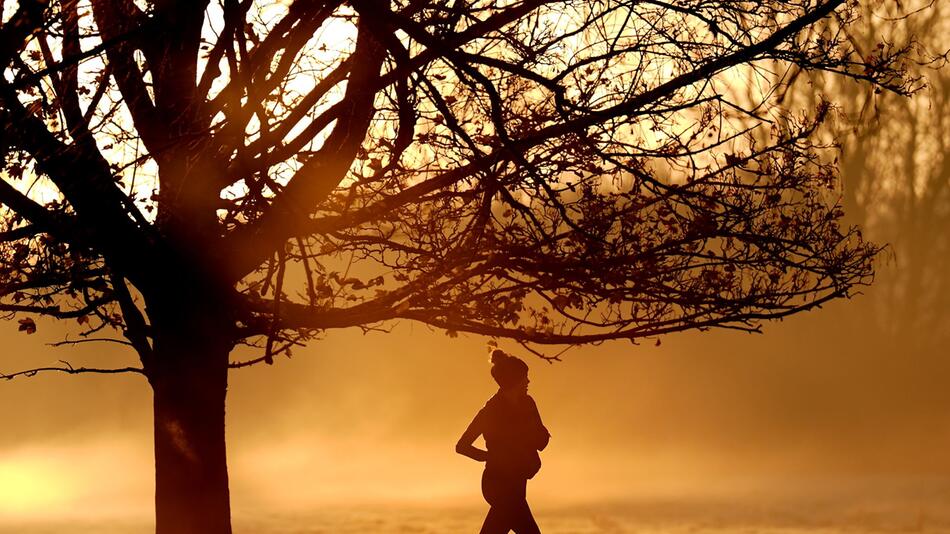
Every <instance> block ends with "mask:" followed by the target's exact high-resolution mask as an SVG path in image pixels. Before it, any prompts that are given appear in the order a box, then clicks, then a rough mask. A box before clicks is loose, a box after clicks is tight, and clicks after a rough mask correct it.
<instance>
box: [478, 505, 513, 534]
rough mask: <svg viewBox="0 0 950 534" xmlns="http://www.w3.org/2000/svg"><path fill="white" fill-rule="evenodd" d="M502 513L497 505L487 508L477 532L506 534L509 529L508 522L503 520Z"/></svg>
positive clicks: (480, 533) (481, 533)
mask: <svg viewBox="0 0 950 534" xmlns="http://www.w3.org/2000/svg"><path fill="white" fill-rule="evenodd" d="M504 515H505V514H504V512H502V511H501V510H499V508H498V507H497V506H492V507H491V508H489V509H488V515H486V516H485V522H484V523H482V529H481V530H480V531H479V534H508V532H509V531H510V530H511V529H510V528H508V522H507V521H505V517H504Z"/></svg>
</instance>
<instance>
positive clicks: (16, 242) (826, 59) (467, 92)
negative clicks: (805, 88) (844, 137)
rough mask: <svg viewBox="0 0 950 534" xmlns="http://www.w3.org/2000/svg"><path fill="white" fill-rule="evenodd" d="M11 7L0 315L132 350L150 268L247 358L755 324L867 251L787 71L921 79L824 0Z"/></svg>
mask: <svg viewBox="0 0 950 534" xmlns="http://www.w3.org/2000/svg"><path fill="white" fill-rule="evenodd" d="M7 11H8V13H7V14H6V15H5V20H4V23H3V27H2V33H3V39H2V52H0V56H2V61H3V62H4V75H5V76H4V80H3V81H2V82H0V115H2V117H3V122H4V124H5V129H4V131H3V132H2V134H0V135H2V144H3V147H4V150H5V167H4V175H3V176H4V179H3V180H2V182H0V201H2V203H3V205H4V216H3V222H2V234H0V239H2V241H3V256H2V268H0V277H2V285H0V293H2V295H3V303H2V304H0V309H2V310H3V311H5V312H9V313H11V314H12V313H15V314H17V317H19V321H20V324H21V329H23V330H26V331H27V332H31V331H32V330H33V329H35V322H34V321H33V319H32V315H34V314H39V315H51V316H54V317H59V318H70V319H75V320H77V321H79V323H81V324H82V325H85V326H86V328H87V329H88V332H95V331H98V330H99V329H102V328H110V327H113V328H117V329H119V330H121V331H122V332H123V333H124V334H125V336H126V337H127V338H128V341H129V342H130V343H132V344H133V345H134V346H135V348H136V349H137V350H138V352H139V353H140V354H142V355H143V357H147V355H148V353H149V352H150V350H151V340H150V337H151V333H150V332H151V329H152V325H151V324H150V319H149V313H148V312H147V311H143V309H142V306H143V304H140V302H144V306H145V307H149V306H150V304H149V299H150V298H152V297H153V295H154V298H155V299H156V300H158V299H159V297H160V296H161V295H160V293H166V292H167V291H168V285H169V284H168V283H167V281H168V280H169V279H171V280H177V281H178V282H179V283H180V286H181V287H183V288H189V287H192V286H194V285H199V286H202V287H211V288H213V294H214V295H215V298H218V299H222V300H223V301H226V302H227V303H228V308H227V310H228V311H229V313H231V314H232V316H231V318H230V321H231V322H232V323H233V327H234V328H233V330H232V334H233V340H234V341H235V342H248V343H260V344H261V345H262V346H264V347H265V353H264V354H263V356H262V357H261V360H262V361H268V362H270V361H272V358H273V356H274V355H275V354H277V353H279V352H281V351H286V350H289V348H290V347H291V346H292V345H293V344H295V343H300V342H304V341H306V340H307V339H308V338H310V337H312V336H313V335H315V334H316V333H319V332H320V331H323V330H326V329H330V328H341V327H353V326H359V327H366V328H372V327H374V326H377V325H380V324H384V323H385V322H386V321H389V320H393V319H409V320H415V321H420V322H423V323H427V324H429V325H432V326H435V327H438V328H444V329H445V330H446V331H447V332H448V333H449V334H450V335H454V333H456V332H474V333H477V334H484V335H488V336H497V337H506V338H512V339H515V340H517V341H519V342H523V343H525V344H532V345H533V344H574V343H583V342H595V341H601V340H607V339H614V338H626V339H631V340H638V339H641V338H644V337H649V336H656V335H659V334H664V333H668V332H673V331H678V330H683V329H687V328H708V327H729V328H740V329H749V330H756V329H757V328H758V327H759V326H758V325H759V322H760V321H761V320H763V319H771V318H778V317H782V316H785V315H787V314H790V313H794V312H797V311H800V310H804V309H808V308H811V307H813V306H816V305H818V304H821V303H822V302H825V301H827V300H829V299H832V298H836V297H842V296H847V295H848V294H849V292H851V291H852V289H853V288H854V287H855V286H856V285H861V284H866V283H868V282H869V280H870V279H871V276H872V269H871V260H872V258H873V257H874V254H875V252H876V250H877V247H876V246H874V245H872V244H869V243H867V242H865V241H863V240H862V239H861V236H860V234H859V233H858V232H857V230H855V229H853V228H851V229H849V228H843V227H842V225H841V224H840V218H841V216H842V212H841V208H840V198H841V191H840V187H839V183H838V179H837V174H836V162H835V161H833V160H832V156H833V154H832V155H829V154H830V153H829V151H828V150H825V149H827V148H829V147H830V146H833V142H834V141H833V140H829V139H827V138H823V137H822V136H820V135H818V132H817V131H818V129H819V125H820V124H821V123H822V121H824V120H825V119H827V117H828V116H829V115H830V114H833V113H835V107H834V105H833V103H831V102H829V101H826V100H822V101H821V102H820V103H819V105H817V106H816V107H815V108H811V109H794V108H786V107H783V106H782V98H781V96H782V92H783V89H784V88H785V87H786V86H787V83H788V81H789V80H788V73H789V72H791V70H792V68H793V67H794V68H795V69H804V70H811V71H814V70H819V71H827V72H831V73H835V74H838V75H841V76H844V77H849V78H852V79H854V80H857V81H859V82H863V83H864V84H866V86H868V87H877V90H882V89H883V90H889V91H893V92H897V93H900V94H910V93H912V92H913V91H914V90H915V89H916V88H917V87H918V86H919V82H918V80H917V79H916V78H914V77H913V76H910V75H908V70H907V64H906V63H907V60H908V59H907V58H908V55H909V54H910V53H911V52H912V51H913V49H914V48H913V47H914V43H913V42H907V43H903V44H896V43H888V42H882V43H881V44H879V45H878V46H877V48H875V49H874V50H873V51H871V52H867V51H861V50H858V49H856V48H855V47H853V46H852V45H851V44H850V43H849V42H848V41H847V33H846V31H845V29H846V28H847V26H848V25H849V24H851V23H852V22H853V18H854V16H855V13H856V6H855V5H854V4H853V3H850V2H845V1H843V0H829V1H826V2H813V1H811V0H801V1H795V2H754V3H745V2H740V3H737V2H722V1H705V0H704V1H691V2H663V1H645V2H641V1H637V2H629V1H593V2H591V1H587V0H585V1H573V0H559V1H550V0H548V1H542V0H523V1H511V2H498V1H473V0H467V1H466V0H459V1H420V0H411V1H395V2H382V1H378V0H354V1H351V2H334V1H329V2H299V1H298V2H252V1H248V0H245V1H240V2H239V1H224V2H221V3H210V2H188V3H182V2H148V3H146V2H132V1H131V0H96V1H92V2H83V1H80V0H64V1H58V2H49V3H47V2H36V1H24V2H20V4H19V6H18V7H17V8H16V10H15V11H13V10H12V9H10V8H8V9H7ZM10 11H13V12H12V13H9V12H10ZM157 36H161V38H157ZM180 304H181V305H186V304H185V302H184V301H183V302H181V303H180ZM151 306H152V307H154V306H155V305H151Z"/></svg>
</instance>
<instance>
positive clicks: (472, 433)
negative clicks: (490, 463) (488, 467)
mask: <svg viewBox="0 0 950 534" xmlns="http://www.w3.org/2000/svg"><path fill="white" fill-rule="evenodd" d="M481 434H482V412H481V411H479V412H478V414H476V415H475V419H472V422H471V423H470V424H469V425H468V428H466V429H465V432H464V433H462V437H460V438H459V442H458V443H456V444H455V452H457V453H459V454H461V455H462V456H468V457H469V458H471V459H472V460H475V461H476V462H484V461H485V460H487V459H488V451H485V450H482V449H479V448H478V447H476V446H475V445H473V443H475V440H476V439H478V436H480V435H481Z"/></svg>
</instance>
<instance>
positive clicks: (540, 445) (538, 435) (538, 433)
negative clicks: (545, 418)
mask: <svg viewBox="0 0 950 534" xmlns="http://www.w3.org/2000/svg"><path fill="white" fill-rule="evenodd" d="M528 398H529V399H530V400H531V407H532V408H533V410H534V420H535V429H534V430H535V434H534V437H535V443H534V446H535V448H536V449H538V450H539V451H543V450H544V448H545V447H547V446H548V442H549V441H551V433H550V432H548V429H547V427H545V426H544V423H542V422H541V413H540V412H538V405H537V404H535V402H534V399H532V398H531V397H528Z"/></svg>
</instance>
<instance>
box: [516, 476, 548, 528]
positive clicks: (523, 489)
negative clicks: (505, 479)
mask: <svg viewBox="0 0 950 534" xmlns="http://www.w3.org/2000/svg"><path fill="white" fill-rule="evenodd" d="M527 486H528V481H527V480H525V479H520V480H518V481H517V482H515V485H514V486H513V495H512V496H513V497H514V498H513V499H512V504H513V506H512V509H511V529H512V530H514V531H515V534H541V529H540V528H538V523H537V522H535V520H534V516H533V515H532V514H531V508H530V507H529V506H528V498H527Z"/></svg>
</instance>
